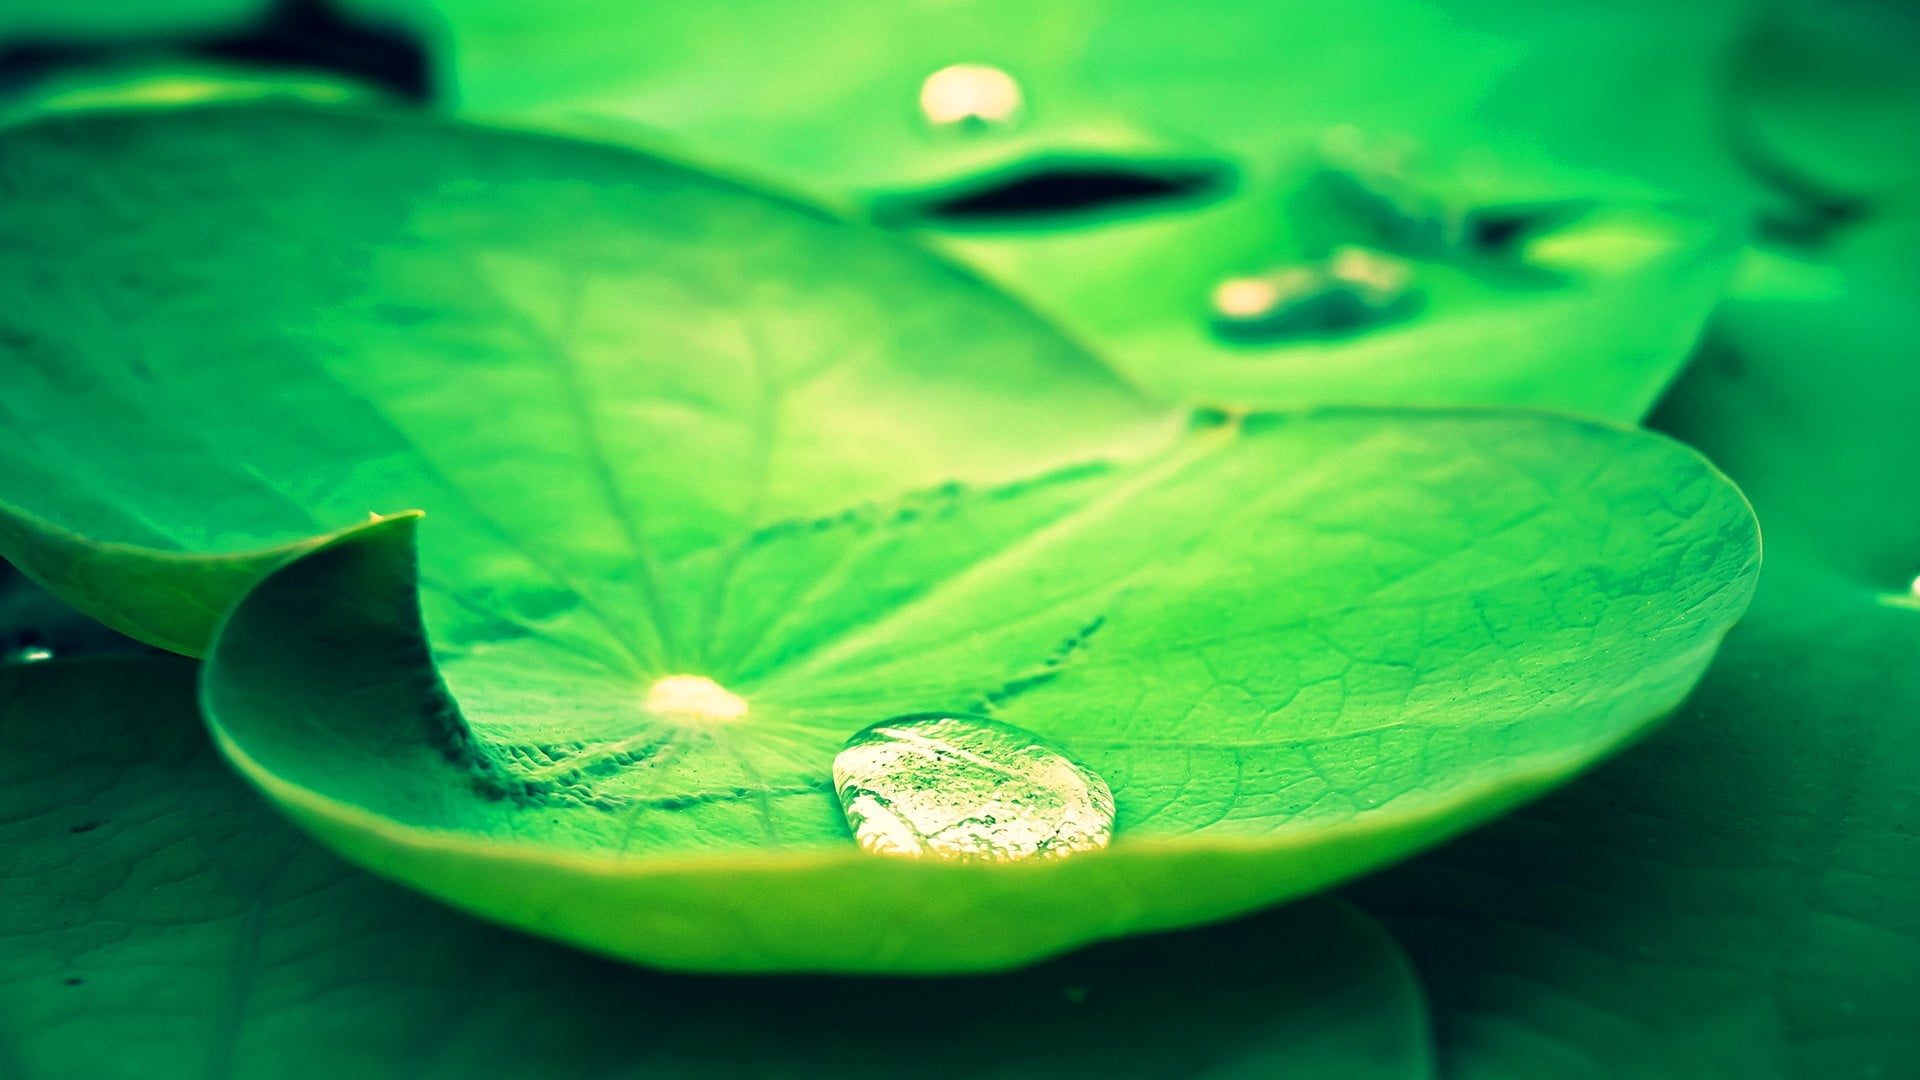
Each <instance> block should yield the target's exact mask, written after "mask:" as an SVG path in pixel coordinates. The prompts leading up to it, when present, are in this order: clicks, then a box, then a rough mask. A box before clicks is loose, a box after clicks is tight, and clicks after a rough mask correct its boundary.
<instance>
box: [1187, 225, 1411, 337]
mask: <svg viewBox="0 0 1920 1080" xmlns="http://www.w3.org/2000/svg"><path fill="white" fill-rule="evenodd" d="M1421 299H1422V294H1421V291H1420V289H1419V287H1418V285H1417V283H1416V282H1415V281H1414V274H1413V266H1412V264H1411V263H1409V262H1407V261H1406V260H1405V259H1401V258H1396V257H1395V256H1392V255H1387V254H1384V253H1382V252H1379V251H1374V250H1372V249H1370V248H1363V247H1342V248H1338V249H1336V250H1335V251H1334V252H1333V254H1332V255H1330V256H1329V257H1328V258H1327V259H1326V260H1324V261H1322V262H1317V263H1304V264H1300V265H1294V266H1284V267H1280V268H1278V269H1275V270H1271V271H1268V272H1267V273H1264V274H1257V275H1251V276H1246V277H1231V278H1227V279H1226V280H1224V281H1222V282H1220V283H1219V284H1218V285H1216V286H1214V289H1213V297H1212V304H1211V307H1212V317H1213V328H1214V332H1215V333H1217V334H1219V335H1220V336H1221V337H1224V338H1227V339H1229V340H1237V341H1243V342H1247V343H1264V342H1273V341H1280V340H1285V339H1289V338H1303V337H1312V336H1327V335H1335V334H1346V333H1354V332H1357V331H1360V330H1366V329H1370V328H1372V327H1375V326H1379V325H1381V324H1383V323H1387V322H1392V321H1394V320H1397V319H1401V318H1405V317H1406V316H1408V315H1411V314H1412V313H1413V312H1414V311H1415V310H1417V309H1418V308H1419V306H1420V301H1421Z"/></svg>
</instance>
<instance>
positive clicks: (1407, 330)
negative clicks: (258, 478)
mask: <svg viewBox="0 0 1920 1080" xmlns="http://www.w3.org/2000/svg"><path fill="white" fill-rule="evenodd" d="M356 7H357V8H358V9H360V10H363V11H369V12H374V13H378V14H380V15H382V16H392V17H395V18H401V19H407V20H410V21H411V22H412V23H413V24H414V25H416V26H417V27H419V28H420V30H421V31H422V32H423V33H427V34H429V35H437V41H438V47H439V49H440V50H441V51H442V53H443V54H444V55H446V56H448V57H449V65H448V71H449V82H450V85H451V86H452V88H453V93H454V95H455V97H456V99H457V101H458V103H459V104H460V105H461V106H463V107H464V108H467V109H470V110H473V111H475V112H477V113H480V114H482V115H489V116H498V115H511V116H514V117H516V118H540V119H541V120H542V121H543V122H549V123H560V124H563V125H566V126H568V127H570V128H572V129H575V130H585V131H588V132H591V133H592V134H593V135H595V136H596V137H600V138H606V139H610V140H615V141H619V140H626V141H631V142H638V143H640V144H641V145H646V146H652V147H664V148H667V150H668V152H670V153H672V154H675V155H683V156H686V157H689V158H691V159H693V160H697V161H701V162H703V163H705V164H706V165H707V166H709V167H713V168H720V169H725V170H728V171H733V172H738V173H741V174H744V175H747V176H751V177H755V178H756V179H758V180H761V181H769V182H775V183H779V184H782V185H786V186H790V187H793V188H795V189H797V190H800V191H802V192H804V193H806V194H807V195H808V196H809V197H811V198H815V199H818V200H821V201H824V202H827V203H830V204H832V205H836V206H840V207H843V208H845V209H847V210H848V211H850V212H852V213H855V214H873V215H876V216H879V217H881V218H883V219H884V220H887V221H889V222H890V223H892V224H896V225H899V226H901V227H904V228H913V229H917V230H922V236H923V238H926V239H929V240H931V241H933V242H935V243H937V245H938V246H939V247H940V248H941V250H943V251H945V252H947V253H949V254H951V255H954V256H955V257H957V258H959V259H961V260H962V261H964V262H966V263H968V264H970V265H972V266H974V267H976V268H978V269H979V270H981V271H982V272H983V273H985V274H987V275H988V276H989V277H990V278H992V279H993V280H994V281H996V282H997V283H999V284H1000V285H1001V286H1003V287H1005V288H1007V289H1008V290H1009V291H1011V292H1012V293H1014V294H1015V295H1017V296H1019V297H1021V298H1022V299H1023V300H1025V301H1026V302H1028V303H1030V304H1032V305H1033V306H1034V307H1035V308H1036V309H1037V310H1039V311H1041V312H1042V313H1044V314H1046V315H1047V316H1049V317H1050V318H1052V319H1054V320H1056V321H1057V322H1059V323H1060V325H1061V326H1063V327H1064V328H1065V329H1067V330H1068V331H1069V332H1071V333H1072V334H1074V335H1075V336H1076V337H1077V338H1079V339H1080V340H1083V341H1085V342H1086V343H1088V344H1089V345H1090V346H1092V347H1093V348H1095V349H1096V351H1098V352H1099V353H1100V354H1101V355H1102V356H1104V357H1106V358H1108V359H1109V360H1110V361H1112V362H1113V363H1115V364H1116V365H1117V366H1118V367H1120V369H1121V370H1122V371H1124V372H1125V373H1126V374H1128V375H1129V376H1130V377H1132V378H1134V379H1136V380H1138V381H1139V382H1140V383H1141V384H1142V385H1145V386H1147V387H1149V388H1150V389H1152V390H1153V391H1155V392H1157V393H1160V394H1162V395H1165V396H1167V397H1169V398H1172V399H1175V400H1188V401H1194V400H1197V401H1200V402H1203V403H1207V404H1217V405H1239V406H1248V407H1255V408H1274V407H1293V406H1295V405H1299V404H1302V403H1306V404H1327V403H1341V404H1353V403H1365V404H1456V403H1493V404H1514V405H1538V406H1545V407H1551V408H1556V409H1562V410H1567V411H1573V412H1579V413H1584V414H1588V415H1597V416H1602V417H1607V418H1611V419H1617V420H1629V421H1633V420H1638V419H1639V418H1640V417H1641V416H1642V415H1643V414H1644V413H1645V411H1646V409H1647V408H1648V407H1649V406H1650V405H1651V404H1652V402H1653V401H1654V400H1655V398H1656V397H1657V396H1658V394H1659V392H1660V390H1661V389H1662V388H1663V387H1664V386H1665V385H1666V383H1667V382H1668V381H1669V380H1670V378H1671V377H1672V376H1673V374H1674V373H1675V372H1676V371H1678V370H1679V368H1680V366H1681V364H1682V363H1683V362H1684V359H1685V357H1686V355H1687V352H1688V350H1689V349H1690V348H1691V346H1692V344H1693V342H1694V340H1695V339H1696V337H1697V335H1698V333H1699V331H1700V329H1701V327H1702V325H1703V323H1704V321H1705V319H1706V316H1707V314H1708V311H1709V309H1710V307H1711V304H1712V300H1713V297H1714V295H1715V294H1716V292H1717V290H1718V289H1719V287H1720V285H1721V283H1722V281H1723V280H1724V277H1725V274H1726V271H1727V268H1728V266H1729V259H1730V256H1731V252H1732V249H1731V247H1730V246H1729V244H1728V243H1727V241H1726V236H1727V230H1726V228H1725V223H1724V222H1722V221H1720V220H1719V218H1718V216H1717V214H1715V213H1703V212H1701V211H1700V210H1698V209H1684V208H1681V207H1678V206H1675V205H1672V204H1667V203H1663V202H1661V201H1660V200H1661V199H1662V198H1664V197H1668V196H1672V195H1674V194H1676V193H1682V194H1686V195H1690V196H1695V197H1698V196H1702V195H1705V196H1708V197H1711V198H1715V199H1719V198H1722V197H1725V196H1728V195H1729V194H1730V192H1731V191H1732V189H1733V187H1734V186H1735V185H1736V184H1737V183H1738V181H1737V180H1736V179H1735V177H1734V174H1733V170H1732V168H1731V165H1730V158H1729V155H1728V154H1727V153H1726V151H1725V148H1724V146H1723V145H1722V140H1721V138H1720V135H1721V132H1720V131H1719V123H1720V119H1721V117H1720V112H1721V108H1722V102H1721V88H1720V86H1719V85H1718V83H1717V79H1716V75H1717V69H1718V67H1719V64H1720V56H1721V54H1722V53H1723V52H1724V51H1726V50H1727V49H1728V48H1729V47H1730V42H1731V40H1732V39H1733V36H1734V34H1735V31H1736V28H1737V27H1738V26H1739V24H1740V20H1739V18H1738V17H1737V16H1738V12H1739V11H1740V10H1741V8H1740V6H1739V5H1737V4H1732V3H1704V4H1690V5H1688V6H1687V7H1686V9H1685V10H1684V11H1679V12H1676V11H1674V10H1672V9H1671V8H1670V7H1661V8H1660V9H1659V10H1658V12H1657V13H1656V12H1655V11H1654V10H1653V8H1652V7H1650V6H1647V5H1642V4H1637V3H1629V4H1620V5H1610V6H1605V7H1604V9H1603V8H1602V7H1596V6H1592V5H1587V6H1583V7H1582V8H1580V9H1579V10H1578V11H1577V12H1570V11H1567V10H1565V9H1560V8H1537V7H1533V6H1529V5H1521V4H1513V3H1505V2H1493V3H1487V2H1477V0H1462V2H1453V3H1432V2H1427V0H1417V2H1410V0H1366V2H1361V3H1353V2H1349V3H1341V4H1319V3H1304V2H1300V3H1274V2H1271V0H1266V2H1246V0H1207V2H1203V3H1198V4H1183V5H1179V6H1177V7H1168V6H1156V5H1147V4H1125V3H1113V2H1111V0H1083V2H1073V3H1061V4H1050V5H1049V6H1048V9H1047V10H1046V11H1045V12H1035V11H1034V10H1033V8H1032V5H1030V4H1023V3H985V4H982V3H972V4H967V5H964V6H955V5H951V4H945V3H937V2H920V3H897V4H890V5H888V7H887V9H886V11H885V12H884V13H876V12H875V11H873V10H872V8H871V7H870V6H869V5H863V4H857V3H793V2H791V0H757V2H754V3H750V4H747V5H744V6H741V5H735V6H733V7H729V8H728V9H726V10H725V11H724V12H722V11H720V10H719V9H707V8H701V7H698V6H689V5H685V4H638V5H636V4H631V3H620V4H610V3H605V2H596V0H575V2H572V3H566V4H548V5H540V6H538V7H534V6H530V5H528V4H526V3H524V2H521V0H360V2H359V3H357V4H356ZM822 55H832V56H833V57H834V62H833V63H831V64H822V63H820V62H819V57H820V56H822ZM960 63H966V64H976V65H979V64H986V65H993V66H996V67H998V68H999V69H1001V70H1003V71H1004V72H1006V73H1007V74H1008V75H1010V76H1011V77H1012V78H1013V79H1014V80H1015V81H1016V83H1017V84H1018V86H1019V87H1020V88H1021V90H1022V105H1021V107H1020V109H1019V110H1018V113H1017V115H1016V116H1015V117H1014V118H1013V119H1012V120H1011V121H1010V122H1008V123H1005V124H984V125H975V126H974V127H971V128H970V127H968V126H966V125H959V124H956V125H951V126H949V127H942V126H940V125H930V124H928V123H927V122H926V118H925V117H924V116H922V115H921V113H922V107H921V105H920V103H919V102H920V95H921V94H922V84H923V81H924V80H926V79H928V77H929V76H930V75H932V74H933V73H934V72H936V71H940V70H942V69H945V68H947V67H948V66H949V65H954V64H960ZM1624 116H1631V117H1632V118H1633V122H1632V123H1622V122H1620V118H1621V117H1624ZM1356 138H1357V139H1358V140H1360V142H1359V146H1358V148H1357V149H1358V153H1357V154H1356V153H1355V149H1356V148H1355V147H1353V146H1347V147H1346V148H1345V149H1343V150H1340V151H1339V152H1338V153H1331V152H1330V149H1329V148H1330V146H1331V145H1332V144H1333V143H1350V142H1351V141H1352V140H1353V139H1356ZM1328 172H1331V173H1334V174H1337V175H1339V176H1340V177H1342V178H1345V179H1354V178H1355V174H1356V173H1357V174H1358V176H1357V178H1358V179H1359V180H1360V181H1362V182H1363V183H1364V184H1366V185H1370V186H1374V187H1376V188H1377V190H1375V191H1374V192H1373V197H1372V198H1371V199H1370V200H1367V201H1366V204H1365V208H1364V212H1361V213H1357V214H1356V213H1354V212H1353V208H1351V207H1349V208H1347V210H1346V211H1345V212H1343V211H1342V210H1341V209H1340V208H1338V207H1332V208H1330V207H1328V206H1326V205H1322V204H1321V203H1320V202H1319V201H1317V200H1315V199H1313V198H1311V196H1312V194H1313V193H1314V190H1315V188H1316V185H1317V184H1318V183H1319V182H1320V181H1321V180H1323V179H1324V178H1325V177H1324V176H1323V175H1322V174H1323V173H1328ZM1042 181H1047V182H1050V183H1051V187H1050V188H1049V191H1050V192H1051V194H1049V195H1047V196H1045V197H1042V196H1041V195H1039V194H1038V192H1037V191H1036V190H1034V189H1033V188H1023V185H1029V184H1035V183H1039V182H1042ZM1129 193H1131V194H1129ZM989 194H992V195H993V197H994V200H995V201H996V205H998V206H1000V207H1001V208H1002V210H1001V212H1000V215H999V216H997V217H996V216H993V215H981V214H980V213H979V212H978V211H977V210H976V211H975V212H973V213H972V214H970V215H969V216H968V217H967V218H966V219H965V220H963V219H962V215H961V214H960V213H959V212H958V210H957V209H955V210H954V211H953V212H951V213H948V212H936V208H937V207H939V206H941V205H943V204H946V203H950V202H954V201H956V200H962V199H964V198H967V197H974V198H981V197H984V196H987V195H989ZM1554 200H1589V201H1593V202H1597V203H1600V204H1601V205H1603V206H1604V207H1605V208H1606V210H1607V211H1608V213H1605V214H1602V215H1600V216H1601V219H1602V220H1600V221H1594V222H1586V223H1583V224H1577V225H1574V226H1570V227H1568V228H1565V229H1551V228H1547V227H1545V226H1543V225H1541V224H1539V223H1535V224H1534V226H1533V227H1532V228H1531V229H1520V230H1519V236H1518V237H1517V238H1516V237H1515V236H1512V235H1507V236H1506V238H1505V239H1504V240H1501V241H1499V242H1497V243H1486V244H1484V245H1477V243H1476V241H1475V239H1474V237H1473V236H1472V235H1471V234H1470V231H1469V235H1466V236H1463V237H1462V238H1461V239H1459V240H1458V241H1456V242H1455V248H1456V250H1452V251H1436V250H1433V249H1431V248H1424V249H1420V250H1415V251H1412V252H1403V254H1409V255H1411V256H1412V257H1414V258H1415V259H1416V260H1417V261H1416V263H1415V266H1414V272H1415V280H1416V282H1417V284H1418V287H1419V288H1420V290H1421V291H1422V293H1423V295H1424V297H1425V303H1424V305H1423V306H1422V308H1421V310H1419V311H1418V312H1416V313H1414V314H1412V315H1411V316H1409V317H1407V318H1406V319H1405V320H1404V321H1402V322H1400V323H1397V324H1394V325H1388V326H1384V327H1381V328H1357V329H1351V330H1348V331H1346V332H1326V333H1322V334H1309V335H1305V337H1306V340H1304V341H1302V340H1299V337H1300V335H1292V336H1283V337H1281V338H1279V339H1269V340H1262V341H1249V340H1246V339H1245V338H1244V337H1242V338H1223V337H1222V336H1220V335H1218V334H1216V333H1214V332H1213V330H1212V328H1211V325H1210V323H1211V314H1212V312H1211V308H1210V304H1211V297H1212V294H1213V292H1214V289H1215V287H1216V286H1218V285H1220V284H1221V283H1223V282H1225V281H1227V280H1229V279H1231V278H1235V277H1238V276H1243V275H1247V274H1254V273H1263V272H1270V271H1273V270H1275V269H1277V268H1285V267H1288V266H1291V265H1295V264H1297V263H1299V262H1301V261H1311V260H1318V259H1321V258H1324V257H1325V256H1326V255H1327V254H1328V250H1329V249H1330V248H1331V247H1332V246H1335V245H1340V244H1365V243H1368V242H1370V241H1372V240H1374V239H1375V238H1376V234H1377V232H1378V231H1379V230H1380V229H1381V228H1383V227H1384V228H1387V229H1391V230H1398V231H1400V232H1421V231H1428V230H1436V229H1446V228H1448V227H1449V224H1450V221H1451V219H1453V218H1465V217H1466V216H1467V215H1469V214H1480V213H1486V212H1489V211H1499V210H1511V209H1512V208H1513V207H1514V205H1515V204H1521V205H1524V204H1528V203H1535V204H1537V203H1542V202H1549V201H1554ZM1381 217H1385V218H1386V219H1388V220H1386V221H1384V222H1383V221H1380V220H1374V219H1378V218H1381ZM1443 219H1446V220H1443ZM1456 224H1457V223H1456ZM1509 224H1511V222H1509ZM1543 230H1544V231H1546V232H1551V233H1553V235H1552V236H1551V237H1550V238H1549V237H1543V236H1541V235H1538V233H1539V232H1540V231H1543ZM1503 235H1504V234H1503ZM1309 238H1312V239H1309ZM1483 239H1484V238H1483ZM1494 248H1498V249H1500V250H1498V251H1497V252H1496V251H1493V250H1492V249H1494ZM1549 248H1551V249H1552V250H1551V251H1549ZM1479 259H1485V260H1486V261H1487V262H1489V263H1491V265H1489V266H1481V267H1475V266H1471V265H1468V266H1462V265H1460V263H1461V262H1462V261H1465V262H1468V263H1471V262H1473V261H1475V260H1479ZM1516 278H1517V279H1519V280H1516ZM1529 282H1530V283H1529Z"/></svg>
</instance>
